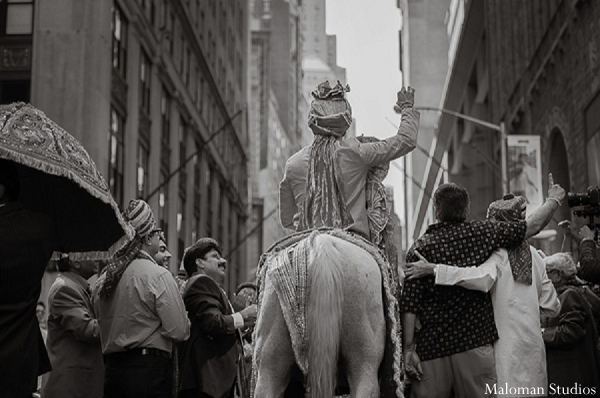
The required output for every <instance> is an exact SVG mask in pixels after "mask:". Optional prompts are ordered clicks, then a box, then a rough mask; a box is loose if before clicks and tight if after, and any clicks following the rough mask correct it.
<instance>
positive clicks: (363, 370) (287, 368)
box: [255, 234, 386, 398]
mask: <svg viewBox="0 0 600 398" xmlns="http://www.w3.org/2000/svg"><path fill="white" fill-rule="evenodd" d="M305 239H310V237H309V238H305ZM308 280H309V281H310V283H309V286H310V289H309V291H310V296H309V298H308V308H307V319H306V323H307V335H308V357H307V358H308V375H307V377H306V379H305V380H306V386H307V394H306V396H307V397H310V398H331V397H333V396H334V389H335V386H336V381H337V379H336V372H337V365H338V359H340V360H341V361H342V363H343V364H344V368H345V370H346V375H347V378H348V383H349V387H350V395H351V397H360V398H371V397H379V395H380V392H379V383H378V371H379V366H380V364H381V362H382V359H383V355H384V347H385V333H386V326H385V322H386V321H385V317H384V307H383V298H382V276H381V272H380V270H379V266H378V264H377V262H376V261H375V260H374V259H373V257H372V256H371V255H370V254H369V253H368V252H367V251H365V250H364V249H362V248H360V247H359V246H356V245H354V244H353V243H350V242H347V241H346V240H343V239H340V238H338V237H335V236H331V235H327V234H319V235H316V237H314V239H313V241H312V243H311V247H310V255H309V261H308ZM262 289H263V293H262V294H263V296H262V302H261V308H260V312H259V317H258V320H257V323H256V334H255V338H256V351H255V363H256V367H257V373H256V377H257V379H256V389H255V397H256V398H276V397H282V396H283V394H284V390H285V388H286V386H287V385H288V383H289V381H290V379H291V370H292V368H293V367H294V364H295V359H294V353H293V351H292V341H291V338H290V332H289V330H288V327H287V325H286V322H285V320H284V315H283V312H282V307H281V305H280V302H279V299H278V296H277V292H276V291H275V288H274V285H273V281H272V280H271V279H270V278H269V276H268V274H267V276H266V277H265V279H264V283H263V286H262Z"/></svg>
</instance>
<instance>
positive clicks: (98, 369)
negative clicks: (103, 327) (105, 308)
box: [42, 258, 104, 398]
mask: <svg viewBox="0 0 600 398" xmlns="http://www.w3.org/2000/svg"><path fill="white" fill-rule="evenodd" d="M58 269H59V270H60V272H61V274H60V275H59V276H58V278H56V281H54V283H53V284H52V287H51V288H50V293H49V294H48V304H49V311H48V340H47V346H48V354H49V355H50V362H51V363H52V372H50V374H49V376H48V380H47V382H46V385H45V386H44V388H43V389H42V396H43V397H44V398H62V397H70V398H77V397H79V398H102V396H103V395H104V394H103V393H104V360H103V357H102V346H101V345H100V327H99V326H98V320H97V319H96V318H95V317H94V313H93V310H92V303H91V298H90V286H89V284H88V282H87V280H88V279H89V278H91V277H92V276H93V275H94V274H95V273H96V272H98V261H95V260H76V259H75V260H73V259H69V258H62V259H61V260H60V261H59V264H58Z"/></svg>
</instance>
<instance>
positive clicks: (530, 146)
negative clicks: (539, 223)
mask: <svg viewBox="0 0 600 398" xmlns="http://www.w3.org/2000/svg"><path fill="white" fill-rule="evenodd" d="M507 145H508V189H509V192H512V193H514V194H515V195H521V196H524V197H525V198H526V199H527V202H528V204H527V213H528V214H529V213H530V212H531V211H532V210H534V209H536V208H538V207H539V206H541V205H542V203H543V202H544V193H543V191H542V190H543V185H542V158H541V153H540V137H539V136H537V135H509V136H508V137H507Z"/></svg>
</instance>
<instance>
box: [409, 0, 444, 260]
mask: <svg viewBox="0 0 600 398" xmlns="http://www.w3.org/2000/svg"><path fill="white" fill-rule="evenodd" d="M449 5H450V0H443V1H440V0H398V7H399V8H400V9H401V10H402V29H401V30H400V36H399V40H400V70H401V71H402V79H403V85H405V86H411V87H414V88H415V89H416V93H415V106H417V107H429V108H439V107H440V106H441V105H440V103H441V100H442V96H443V90H444V83H445V81H446V77H447V74H448V49H449V44H450V43H449V36H448V32H447V27H448V24H447V23H446V18H447V17H448V8H449ZM437 121H438V113H437V112H436V111H428V110H421V117H420V121H419V142H418V143H417V148H416V149H415V150H414V151H412V152H411V153H409V154H407V155H406V156H404V157H403V158H402V159H401V161H402V162H403V164H404V203H405V206H404V214H403V217H404V220H406V222H405V223H404V225H403V229H404V231H403V232H404V234H403V236H404V238H405V241H404V247H405V248H408V247H409V246H410V243H412V242H411V241H410V238H412V234H411V232H412V231H410V232H409V230H410V227H411V226H412V225H413V224H414V222H415V220H414V217H415V214H417V213H418V211H417V209H416V206H417V203H418V201H419V197H420V196H421V195H425V196H431V195H432V192H430V191H425V190H424V189H425V188H424V187H423V185H422V181H423V177H424V176H425V175H426V167H427V162H428V160H429V157H430V154H429V152H430V150H431V147H432V145H433V144H434V142H435V130H436V125H437ZM444 168H445V169H447V168H446V167H445V166H444ZM426 218H427V219H426V223H430V222H432V221H433V215H432V212H429V213H427V215H426Z"/></svg>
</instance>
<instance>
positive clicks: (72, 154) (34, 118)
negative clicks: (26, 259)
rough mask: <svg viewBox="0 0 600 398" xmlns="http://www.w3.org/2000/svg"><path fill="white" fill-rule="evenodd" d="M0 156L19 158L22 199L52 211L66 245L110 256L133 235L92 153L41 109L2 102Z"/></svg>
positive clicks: (32, 207) (33, 207)
mask: <svg viewBox="0 0 600 398" xmlns="http://www.w3.org/2000/svg"><path fill="white" fill-rule="evenodd" d="M0 158H1V159H6V160H9V161H12V162H14V163H16V164H17V169H18V174H19V183H20V193H19V199H18V200H19V202H21V203H22V204H23V206H24V207H26V208H29V209H30V210H32V211H37V212H43V213H46V214H50V215H51V216H52V218H53V220H54V224H55V228H56V231H57V235H58V236H57V238H58V242H59V245H60V248H61V251H63V252H79V253H82V255H85V258H96V259H101V258H108V257H109V256H111V255H112V254H114V252H116V251H117V250H118V249H119V248H121V247H122V246H123V245H124V244H125V243H127V242H128V241H129V240H130V239H131V238H132V237H133V230H132V228H131V226H129V225H128V224H127V223H126V222H125V220H124V219H123V218H122V216H121V213H120V211H119V208H118V206H117V204H116V203H115V201H114V199H113V197H112V195H111V193H110V190H109V188H108V185H107V184H106V181H105V180H104V178H103V177H102V175H101V174H100V172H99V171H98V169H97V168H96V165H95V164H94V162H93V160H92V158H91V157H90V156H89V154H88V153H87V152H86V150H85V149H84V148H83V146H82V145H81V144H80V143H79V142H78V141H77V140H76V139H75V138H74V137H73V136H72V135H71V134H69V133H67V132H66V131H65V130H63V129H62V128H61V127H60V126H58V125H57V124H56V123H54V122H53V121H52V120H50V119H49V118H48V117H47V116H46V115H45V114H44V113H43V112H42V111H40V110H39V109H36V108H34V107H33V106H31V105H29V104H24V103H13V104H10V105H0Z"/></svg>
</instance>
